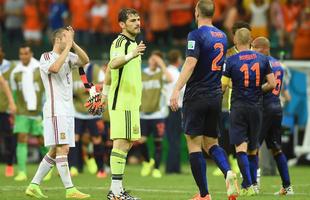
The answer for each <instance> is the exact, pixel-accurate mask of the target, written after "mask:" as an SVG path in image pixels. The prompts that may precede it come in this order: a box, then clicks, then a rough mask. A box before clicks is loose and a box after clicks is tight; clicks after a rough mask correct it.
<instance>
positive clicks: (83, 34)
mask: <svg viewBox="0 0 310 200" xmlns="http://www.w3.org/2000/svg"><path fill="white" fill-rule="evenodd" d="M92 5H93V1H92V0H69V11H70V14H71V26H72V27H73V29H74V31H75V36H76V39H77V41H78V42H79V43H81V44H82V45H86V44H89V42H90V39H89V38H90V37H89V29H90V10H91V8H92Z"/></svg>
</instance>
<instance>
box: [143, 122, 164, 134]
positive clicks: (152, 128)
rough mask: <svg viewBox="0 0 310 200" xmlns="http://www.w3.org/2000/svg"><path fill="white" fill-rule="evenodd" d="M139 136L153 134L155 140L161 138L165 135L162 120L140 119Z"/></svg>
mask: <svg viewBox="0 0 310 200" xmlns="http://www.w3.org/2000/svg"><path fill="white" fill-rule="evenodd" d="M140 125H141V135H143V136H146V137H148V136H150V135H151V134H153V136H154V137H155V138H158V137H163V135H164V133H165V120H164V119H141V120H140Z"/></svg>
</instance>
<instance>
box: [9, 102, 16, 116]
mask: <svg viewBox="0 0 310 200" xmlns="http://www.w3.org/2000/svg"><path fill="white" fill-rule="evenodd" d="M9 110H10V112H11V113H12V114H15V113H16V110H17V108H16V105H15V103H14V102H12V103H10V104H9Z"/></svg>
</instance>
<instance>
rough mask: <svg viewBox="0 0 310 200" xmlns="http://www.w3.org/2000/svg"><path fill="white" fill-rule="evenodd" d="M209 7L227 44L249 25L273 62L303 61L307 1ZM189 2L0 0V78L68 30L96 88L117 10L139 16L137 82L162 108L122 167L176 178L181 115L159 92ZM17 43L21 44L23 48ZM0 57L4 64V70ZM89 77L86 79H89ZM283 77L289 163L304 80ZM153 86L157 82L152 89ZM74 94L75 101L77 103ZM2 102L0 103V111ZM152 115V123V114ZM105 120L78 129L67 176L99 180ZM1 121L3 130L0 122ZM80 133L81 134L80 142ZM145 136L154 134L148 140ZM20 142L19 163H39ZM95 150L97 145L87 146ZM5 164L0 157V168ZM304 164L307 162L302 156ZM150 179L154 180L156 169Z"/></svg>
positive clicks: (302, 112)
mask: <svg viewBox="0 0 310 200" xmlns="http://www.w3.org/2000/svg"><path fill="white" fill-rule="evenodd" d="M214 2H215V6H216V9H215V14H214V18H213V23H214V25H215V26H217V27H219V28H220V29H222V30H224V31H225V32H226V33H227V35H228V38H229V40H230V45H229V46H232V45H233V44H232V33H231V30H232V26H233V24H234V23H235V22H237V21H245V22H248V23H249V24H250V26H251V29H252V31H251V32H252V36H253V38H255V37H257V36H265V37H267V38H269V39H270V41H271V50H272V52H271V54H272V55H273V56H274V57H276V58H281V60H282V59H297V60H307V59H310V0H214ZM195 3H196V0H0V28H1V29H0V39H1V43H0V44H1V48H0V63H2V64H1V66H2V68H0V69H1V70H5V69H6V68H5V65H7V69H10V70H7V71H6V74H5V73H4V71H2V73H3V75H4V76H6V77H5V78H6V79H7V80H9V77H10V73H11V71H12V69H13V68H14V66H15V64H14V62H15V61H16V60H20V61H21V62H22V63H23V62H24V61H23V60H25V59H26V61H25V63H29V62H30V60H31V59H34V58H37V59H38V58H39V56H40V55H41V54H42V52H46V51H47V50H48V49H51V44H50V42H49V38H50V35H51V33H52V31H53V30H55V29H57V28H60V27H63V26H66V25H71V26H72V27H73V28H74V30H75V37H76V38H75V39H76V41H77V43H78V44H81V46H82V47H83V48H84V49H85V50H86V51H87V53H88V55H89V57H90V58H91V63H90V64H89V65H88V66H87V69H86V73H87V75H88V78H90V79H92V78H93V79H92V80H93V81H94V83H95V82H96V81H97V83H98V84H102V81H103V79H104V70H102V69H106V66H105V65H102V63H106V62H107V61H108V59H109V50H110V49H109V48H110V45H111V43H112V41H113V40H114V39H115V38H116V37H117V35H118V34H119V33H120V27H119V24H118V12H119V10H120V9H121V8H124V7H133V8H135V9H136V10H138V12H139V13H140V17H141V26H142V29H143V31H142V34H141V35H140V36H139V38H138V40H143V41H144V42H145V43H146V45H147V51H146V55H143V60H144V62H143V67H144V70H143V77H145V79H146V80H145V81H144V83H143V84H144V87H146V88H149V89H150V88H151V89H154V88H152V87H151V86H154V87H155V86H160V87H156V88H155V89H156V91H157V92H156V95H157V96H156V97H155V96H154V94H150V95H149V97H150V99H151V100H154V99H157V100H158V101H156V102H157V103H158V102H160V103H163V105H164V106H162V104H160V106H161V108H163V109H161V110H160V112H159V114H160V119H159V120H158V121H157V122H156V130H150V131H148V133H147V134H146V135H144V137H145V138H144V141H140V143H138V144H135V147H134V148H133V150H132V152H131V154H130V155H132V156H129V162H130V163H141V162H142V166H143V167H142V170H141V175H142V176H145V175H148V174H150V173H151V171H150V169H151V168H152V167H151V165H150V163H151V164H152V166H154V167H155V170H156V169H157V170H158V169H159V164H160V161H161V160H164V161H166V163H165V164H166V169H165V171H166V172H167V173H180V172H181V162H182V161H183V162H184V161H186V160H187V147H186V145H185V140H184V137H183V134H182V128H181V113H180V112H178V113H173V112H171V110H169V108H168V104H169V98H170V96H167V94H171V90H172V88H173V84H174V83H175V81H176V80H177V78H178V76H179V73H180V66H181V65H182V63H183V60H184V52H185V51H184V50H185V45H186V41H187V35H188V33H189V32H190V31H191V30H193V29H195V27H196V24H195V20H194V5H195ZM24 43H26V46H25V45H23V44H24ZM25 47H30V48H26V50H27V52H26V53H27V55H26V57H25V56H24V55H23V53H21V51H22V50H25V49H24V48H25ZM154 50H156V51H154ZM32 53H33V54H32ZM4 57H5V59H8V60H10V61H12V63H9V62H7V64H5V62H6V61H5V59H4ZM14 60H15V61H14ZM4 61H5V62H4ZM16 63H20V62H19V61H17V62H16ZM306 63H307V62H306ZM25 65H27V64H25ZM306 65H309V64H306ZM289 67H291V66H289ZM293 67H294V66H293ZM306 67H309V66H306ZM99 71H101V72H100V73H99ZM166 71H168V72H169V73H170V75H167V74H166V75H167V77H169V76H170V78H172V79H173V80H174V81H168V79H164V78H163V76H162V75H163V74H162V72H166ZM152 73H158V74H159V75H158V76H157V77H158V80H148V76H149V75H150V74H152ZM169 73H168V74H169ZM89 74H92V75H90V76H89ZM74 77H75V78H74V80H73V81H74V83H73V84H74V101H75V108H76V110H78V108H79V107H81V108H84V103H85V100H86V99H87V97H88V93H86V92H85V90H84V88H83V83H82V82H81V80H80V77H79V75H78V73H77V72H76V73H75V74H74ZM96 77H97V78H96ZM287 79H288V81H287V82H289V83H288V85H289V86H288V88H289V91H290V93H291V97H292V98H291V101H290V102H288V103H287V104H285V106H284V120H283V127H284V134H283V150H284V152H285V154H286V155H287V156H288V158H289V159H291V158H294V157H295V155H294V150H293V148H294V146H296V145H300V144H301V143H302V141H303V139H302V138H303V135H304V131H305V127H306V124H307V120H308V113H307V76H306V74H305V73H302V72H300V71H299V70H290V76H288V78H287ZM148 81H149V83H148ZM155 81H157V82H158V84H153V83H154V82H155ZM163 91H166V93H164V92H163ZM80 94H81V98H78V96H79V95H80ZM146 96H147V95H146ZM0 97H1V95H0ZM150 99H148V98H145V99H143V100H142V107H144V106H145V105H147V104H150V103H151V102H152V101H150ZM3 102H4V101H2V100H0V105H1V103H2V104H3ZM156 102H155V103H156ZM180 104H181V103H180ZM155 107H156V106H155ZM1 112H2V113H6V107H5V106H4V108H3V110H0V113H1ZM83 112H84V111H83ZM85 113H87V110H85ZM85 113H84V114H85ZM145 113H146V114H149V113H150V112H149V111H147V112H145ZM145 113H144V114H145ZM154 113H155V114H154ZM154 113H153V114H154V115H155V116H156V117H155V118H156V119H157V118H158V117H157V114H158V113H156V112H154ZM142 114H143V113H142ZM105 115H106V116H103V117H99V118H98V123H96V126H97V129H98V131H97V132H99V133H100V134H99V135H96V136H99V137H98V138H99V139H98V138H95V137H92V136H93V135H92V134H88V133H89V132H91V131H90V130H89V131H81V133H80V134H81V137H80V138H79V139H78V140H77V141H76V142H77V143H76V146H78V147H79V148H76V151H75V150H72V151H71V150H70V151H71V152H73V153H74V155H75V156H73V157H72V155H69V157H70V165H71V168H72V169H74V170H71V173H72V175H74V174H75V175H77V174H78V173H79V172H81V171H82V168H83V163H85V164H86V165H87V167H88V168H90V171H92V172H93V173H96V172H97V171H98V174H97V176H98V175H99V177H101V178H105V177H107V173H108V172H109V168H108V163H109V161H108V159H109V154H110V150H111V141H110V140H109V117H108V116H107V112H105ZM77 118H78V117H77ZM10 119H11V118H10ZM102 119H103V120H102ZM141 119H142V121H143V120H149V119H150V118H149V116H147V115H144V118H143V115H142V117H141ZM1 123H2V124H4V123H3V121H1ZM9 124H10V126H11V127H9V129H10V132H12V127H13V121H12V120H11V121H10V123H9ZM296 125H297V126H298V129H296ZM82 132H83V133H84V132H85V133H87V134H85V135H83V136H82V134H83V133H82ZM151 132H155V133H153V136H151V137H149V136H150V133H151ZM293 133H298V134H295V135H297V136H296V137H297V139H296V138H295V139H294V137H295V136H294V134H293ZM299 135H301V137H300V138H299ZM9 136H10V137H9V140H8V141H11V142H8V144H10V146H11V147H12V148H11V149H7V148H5V147H4V145H2V144H3V143H4V141H6V138H4V139H3V140H0V155H4V154H7V155H10V159H11V165H12V164H13V161H14V160H16V159H15V158H14V155H15V151H16V138H14V137H12V135H9ZM5 137H6V136H5ZM0 139H1V138H0ZM97 139H98V140H97ZM98 141H99V142H98ZM294 142H295V143H294ZM11 143H12V144H11ZM26 143H28V145H29V154H27V153H26V154H25V157H26V158H27V159H24V161H23V163H24V165H25V163H26V160H28V162H32V161H37V160H39V159H38V157H39V155H38V154H39V153H38V152H37V151H36V149H37V147H38V146H40V144H41V143H40V142H38V141H37V140H36V139H35V138H30V139H29V140H28V141H26ZM90 143H93V144H94V145H93V146H92V145H91V144H90ZM96 145H97V146H98V145H101V146H102V145H103V146H104V147H95V146H96ZM26 146H27V145H26ZM148 147H150V149H148ZM97 148H99V150H98V149H97ZM17 151H18V148H17ZM71 154H72V153H71ZM43 155H44V154H43ZM76 155H78V156H76ZM150 155H154V156H150ZM307 155H308V156H309V155H310V154H307ZM17 157H18V156H17ZM93 157H94V158H95V160H94V159H93ZM152 157H153V158H154V159H153V158H152ZM72 158H73V160H72ZM97 158H98V159H97ZM5 160H6V159H5V157H4V156H0V161H1V162H4V161H5ZM17 160H18V158H17ZM307 160H308V161H307V164H310V156H309V159H307ZM143 161H144V162H143ZM14 162H15V161H14ZM103 163H105V164H103ZM264 163H266V162H264ZM93 166H95V167H93ZM273 166H275V164H273ZM144 169H146V170H144ZM19 170H20V169H19ZM153 172H154V171H153ZM155 172H156V171H155ZM274 173H275V172H273V173H271V174H274ZM12 174H13V173H11V176H12ZM152 175H153V176H154V177H157V178H159V177H161V173H160V171H159V170H158V171H157V173H153V174H152Z"/></svg>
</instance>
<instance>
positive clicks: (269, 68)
mask: <svg viewBox="0 0 310 200" xmlns="http://www.w3.org/2000/svg"><path fill="white" fill-rule="evenodd" d="M265 62H266V69H265V75H268V74H271V73H272V65H271V63H270V61H269V60H268V59H267V58H266V61H265Z"/></svg>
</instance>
